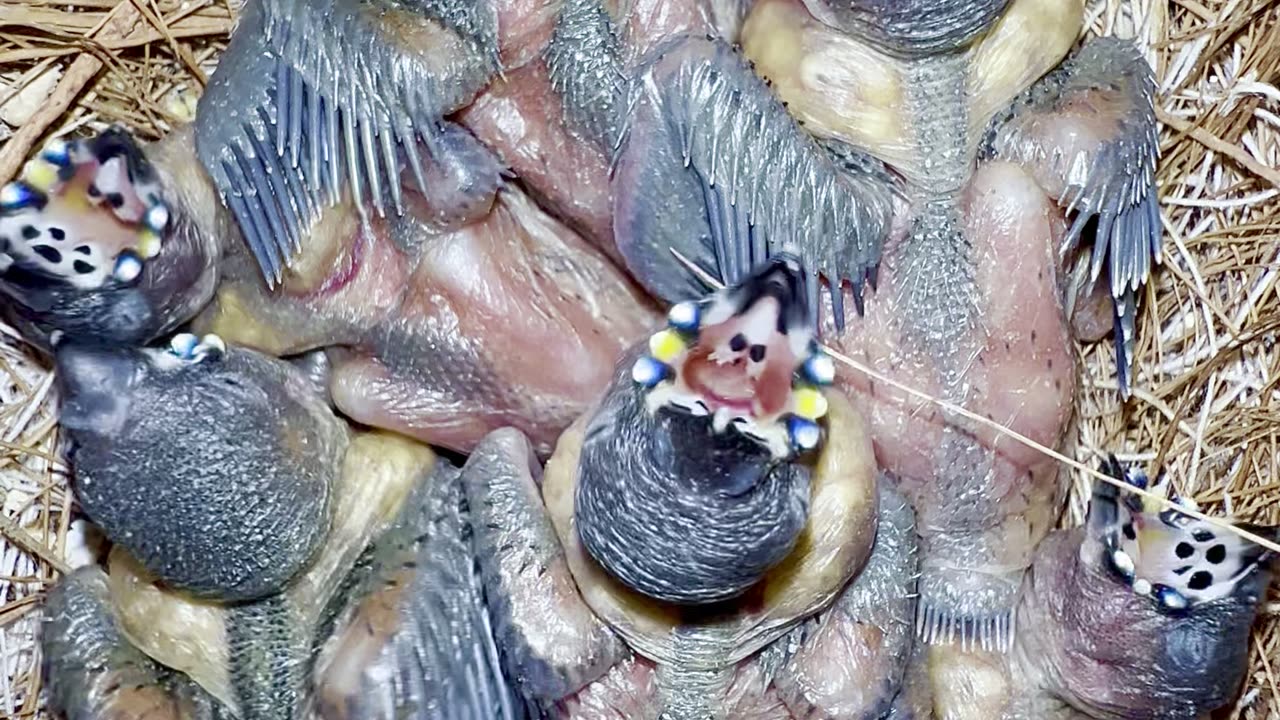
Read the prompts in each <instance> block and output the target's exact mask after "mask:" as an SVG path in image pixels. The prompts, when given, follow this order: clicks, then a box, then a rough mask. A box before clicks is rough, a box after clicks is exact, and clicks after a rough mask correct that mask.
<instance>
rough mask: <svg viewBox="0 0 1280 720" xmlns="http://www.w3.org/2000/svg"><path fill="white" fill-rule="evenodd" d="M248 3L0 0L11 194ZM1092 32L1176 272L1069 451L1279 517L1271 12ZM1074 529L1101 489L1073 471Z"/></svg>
mask: <svg viewBox="0 0 1280 720" xmlns="http://www.w3.org/2000/svg"><path fill="white" fill-rule="evenodd" d="M240 5H241V0H185V1H179V0H61V1H60V2H49V1H47V0H28V1H27V2H24V3H4V4H0V26H3V27H4V28H5V34H4V35H3V36H0V183H3V182H7V181H8V180H9V179H10V178H11V177H12V176H13V175H14V174H15V173H16V172H17V171H18V169H19V168H20V166H21V164H22V162H23V161H25V160H26V158H27V157H28V156H29V154H30V153H31V152H32V151H33V150H35V149H37V148H39V147H41V146H42V145H43V144H44V143H45V142H46V141H47V140H48V139H50V138H52V137H57V136H63V135H68V134H80V133H84V132H87V131H88V130H99V129H102V128H104V127H105V126H107V125H108V124H111V123H123V124H125V125H127V126H129V127H130V128H132V129H133V130H134V131H135V132H137V133H138V134H139V135H140V136H142V137H146V138H155V137H159V136H161V135H162V134H164V133H165V132H166V131H168V129H169V128H170V127H171V126H172V125H173V124H175V123H176V122H180V121H183V120H185V119H187V118H189V113H190V111H191V108H192V104H193V100H194V99H195V98H196V97H198V95H199V92H200V90H201V89H202V88H203V86H204V83H205V82H206V80H207V78H208V76H209V74H210V73H211V72H212V70H213V68H214V67H215V66H216V62H217V57H218V54H219V52H220V51H221V50H222V48H223V47H224V45H225V42H226V39H227V35H228V33H229V32H230V30H231V29H232V27H233V26H234V18H235V15H236V12H237V11H238V9H239V6H240ZM1086 32H1087V33H1089V34H1103V35H1118V36H1122V37H1132V38H1135V39H1137V40H1138V41H1140V44H1141V46H1142V47H1144V48H1145V49H1146V51H1147V58H1148V60H1149V61H1150V62H1151V63H1152V65H1153V67H1155V68H1156V74H1157V82H1158V89H1159V92H1158V97H1157V112H1158V117H1159V119H1160V122H1161V125H1162V127H1161V141H1162V142H1161V161H1160V165H1159V170H1158V173H1157V180H1158V183H1159V186H1160V195H1161V210H1162V218H1163V222H1164V227H1165V252H1164V264H1163V266H1161V267H1160V268H1158V270H1157V274H1156V276H1155V278H1154V280H1153V282H1152V283H1151V286H1150V290H1149V292H1148V293H1147V296H1146V297H1145V298H1143V302H1142V310H1141V317H1140V321H1139V329H1138V349H1137V353H1136V360H1135V375H1134V377H1135V380H1134V386H1135V393H1134V397H1133V398H1132V399H1131V400H1130V401H1129V402H1128V403H1121V402H1120V400H1119V397H1118V395H1117V393H1116V380H1115V366H1114V361H1113V355H1112V348H1111V345H1110V342H1109V340H1108V341H1106V342H1103V343H1098V344H1094V345H1091V346H1086V347H1083V348H1081V349H1080V364H1081V383H1080V392H1079V401H1078V405H1077V418H1076V423H1077V428H1076V429H1077V431H1078V436H1079V441H1078V443H1077V445H1076V447H1075V448H1073V449H1072V450H1071V452H1072V453H1073V454H1074V456H1075V458H1076V459H1078V460H1080V461H1082V462H1084V463H1086V464H1090V465H1095V466H1096V464H1097V463H1098V461H1099V460H1100V459H1101V458H1102V457H1104V456H1105V454H1106V453H1108V452H1115V453H1116V454H1117V455H1118V456H1119V457H1120V459H1121V460H1124V461H1129V462H1141V463H1145V464H1146V465H1147V467H1148V470H1156V469H1163V470H1164V471H1166V472H1167V473H1168V474H1169V477H1170V478H1172V480H1173V484H1174V487H1175V489H1176V491H1177V492H1179V493H1181V494H1183V495H1190V496H1192V497H1194V498H1195V499H1196V500H1197V501H1199V502H1200V504H1201V505H1202V507H1204V508H1205V509H1206V510H1207V511H1209V512H1212V513H1214V514H1220V515H1221V514H1227V515H1231V516H1233V517H1236V518H1239V519H1243V520H1250V521H1253V522H1260V523H1268V524H1280V348H1277V337H1278V336H1280V88H1278V85H1280V5H1277V4H1276V3H1275V2H1273V0H1093V1H1092V2H1091V3H1090V7H1089V13H1088V21H1087V24H1086ZM51 380H52V378H51V375H50V373H49V370H48V367H47V363H46V362H45V361H44V360H43V359H41V358H39V357H38V356H37V355H36V354H35V353H34V351H33V350H32V349H31V348H29V347H28V346H26V345H25V344H24V343H23V342H22V341H21V339H20V338H19V337H18V335H17V333H16V332H14V331H13V330H12V329H11V328H8V327H4V326H2V325H0V715H2V716H5V717H12V718H37V717H38V718H43V717H44V716H45V713H44V711H43V707H42V705H41V701H42V699H41V697H40V695H41V693H40V692H39V682H40V678H39V672H38V671H39V666H40V662H39V657H38V649H37V647H36V644H35V638H36V631H37V624H38V612H37V610H38V607H39V601H40V597H41V593H42V591H43V588H44V587H45V585H46V584H47V583H49V582H52V581H53V580H55V579H56V577H57V576H58V574H59V572H60V571H62V570H65V569H66V568H67V567H68V566H69V565H72V564H76V563H78V561H79V560H78V556H79V555H81V554H82V552H83V550H82V549H81V548H82V546H83V539H82V537H81V532H80V526H79V524H78V523H73V522H72V519H73V513H72V507H71V506H72V498H71V493H70V492H69V491H68V490H67V485H66V467H65V465H64V464H63V463H62V462H61V461H60V460H59V459H58V430H57V418H56V398H55V397H53V394H54V393H53V392H52V383H51ZM1072 478H1073V480H1072V487H1071V497H1070V501H1069V505H1068V509H1067V512H1066V514H1065V516H1064V519H1063V522H1064V524H1068V525H1070V524H1078V523H1080V522H1081V521H1083V518H1084V512H1085V508H1086V504H1087V500H1088V496H1089V490H1090V482H1091V481H1090V479H1089V478H1088V477H1087V476H1085V475H1084V474H1083V473H1079V472H1075V471H1073V472H1072ZM1250 642H1251V648H1250V653H1251V667H1250V671H1249V674H1248V676H1247V678H1246V683H1245V687H1244V689H1243V691H1242V693H1241V695H1240V697H1239V699H1238V700H1237V702H1236V704H1235V707H1234V708H1232V709H1230V711H1229V712H1226V713H1224V714H1223V715H1222V717H1223V718H1231V719H1232V720H1263V719H1264V718H1266V719H1269V720H1280V683H1278V682H1277V678H1276V675H1277V673H1280V647H1278V645H1280V593H1277V592H1276V591H1275V588H1273V589H1272V593H1271V596H1270V597H1269V599H1268V601H1267V602H1266V603H1265V604H1264V606H1263V609H1262V617H1261V618H1260V619H1259V621H1258V623H1257V625H1256V626H1255V630H1254V633H1253V636H1252V637H1251V640H1250Z"/></svg>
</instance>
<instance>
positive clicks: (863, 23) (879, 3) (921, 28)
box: [804, 0, 1010, 56]
mask: <svg viewBox="0 0 1280 720" xmlns="http://www.w3.org/2000/svg"><path fill="white" fill-rule="evenodd" d="M1009 2H1010V0H804V3H805V6H806V7H807V8H808V9H809V11H810V12H811V13H813V15H814V17H816V18H818V19H819V20H821V21H823V22H825V23H827V24H828V25H832V26H833V27H836V28H839V29H841V30H844V31H845V32H848V33H850V34H852V35H856V36H858V37H860V38H862V39H864V40H866V41H867V42H869V43H871V44H873V45H874V46H876V47H878V48H879V49H881V50H884V51H886V52H889V53H892V54H895V55H907V56H913V55H933V54H940V53H945V52H951V51H954V50H957V49H959V48H962V47H965V46H967V45H968V44H969V43H971V42H973V40H974V39H976V38H977V37H978V36H979V35H981V34H982V33H984V32H986V31H987V30H988V29H989V28H990V27H991V26H992V25H993V24H995V22H996V20H998V19H999V18H1000V17H1001V16H1002V15H1004V12H1005V9H1006V8H1007V7H1008V6H1009Z"/></svg>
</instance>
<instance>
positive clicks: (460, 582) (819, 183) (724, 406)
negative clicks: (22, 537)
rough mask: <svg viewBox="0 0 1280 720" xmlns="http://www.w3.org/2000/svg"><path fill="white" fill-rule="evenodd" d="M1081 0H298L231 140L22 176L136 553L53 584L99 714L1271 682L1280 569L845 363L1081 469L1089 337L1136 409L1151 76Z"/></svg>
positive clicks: (763, 712) (1126, 689)
mask: <svg viewBox="0 0 1280 720" xmlns="http://www.w3.org/2000/svg"><path fill="white" fill-rule="evenodd" d="M1082 16H1083V7H1082V3H1081V2H1079V1H1078V0H1071V1H1068V2H1056V1H1055V2H1048V1H1047V0H903V1H901V2H884V1H883V0H853V1H852V2H850V3H848V4H839V5H837V4H828V3H825V2H823V1H822V0H758V2H753V3H738V2H732V1H724V0H710V1H703V0H636V1H635V2H631V3H596V2H594V1H593V0H562V1H561V2H554V3H550V2H549V3H519V2H506V0H496V1H495V2H492V3H490V2H457V3H441V2H423V1H421V0H363V1H359V2H358V1H356V0H328V1H326V2H299V1H298V0H251V1H250V2H249V3H247V4H246V7H245V9H244V14H243V17H242V18H241V21H240V24H239V26H238V28H237V30H236V33H235V35H234V37H233V38H232V41H231V43H230V45H229V46H228V49H227V52H226V54H225V56H224V57H223V59H222V61H221V65H220V67H219V69H218V71H217V72H216V73H215V75H214V76H213V77H212V78H211V82H210V84H209V87H208V90H207V92H206V94H205V95H204V97H203V98H202V99H201V101H200V105H199V108H198V112H197V114H196V119H195V121H194V122H193V123H192V125H191V126H189V127H186V128H183V129H180V130H178V131H176V132H174V133H173V134H172V135H171V136H169V137H167V138H165V139H164V140H162V141H160V142H158V143H155V144H152V145H148V146H145V147H144V146H140V145H139V144H138V143H136V142H135V141H134V140H133V139H132V138H131V137H130V136H129V135H128V134H127V133H125V132H123V131H118V130H113V131H110V132H107V133H104V134H102V135H100V136H97V137H94V138H90V139H85V140H76V141H66V142H59V143H55V144H53V145H51V146H50V147H48V148H46V149H45V150H44V151H43V152H42V153H41V154H40V155H39V156H38V157H36V158H34V159H33V160H32V162H31V163H30V164H29V165H28V167H27V168H26V170H25V171H24V175H23V177H22V179H21V180H20V181H18V182H15V183H13V184H11V185H9V186H7V187H6V188H4V190H3V191H2V192H0V292H3V294H4V295H5V296H6V299H7V300H8V302H6V304H5V306H4V310H5V313H6V315H7V316H8V318H9V319H10V320H12V321H13V322H14V323H15V324H17V325H18V326H19V327H21V328H22V329H23V330H24V332H26V333H27V334H28V335H29V337H30V338H31V340H32V342H33V343H36V344H38V345H42V346H44V347H45V348H47V349H48V350H50V351H51V352H52V354H53V355H54V357H55V362H56V367H57V374H58V381H59V387H60V389H61V393H62V403H63V414H62V422H63V427H64V428H65V430H66V433H67V435H68V438H69V441H70V450H69V460H70V462H71V465H72V466H73V468H74V489H75V492H76V496H77V499H78V501H79V504H80V507H81V508H82V509H83V511H84V512H85V514H86V515H87V516H88V517H89V518H90V519H91V520H92V521H93V522H94V523H95V524H96V525H98V526H99V527H100V528H101V529H102V531H103V533H104V534H105V536H106V537H107V539H108V540H109V541H110V549H109V553H108V555H107V556H106V557H105V558H104V560H103V563H102V564H101V566H100V565H92V566H89V567H85V568H81V569H79V570H77V571H76V572H75V574H73V575H72V576H71V577H69V578H66V579H64V580H63V581H62V582H60V583H59V584H58V585H57V586H56V587H55V588H54V589H53V590H52V591H51V593H50V597H49V599H48V602H47V606H46V612H47V615H48V623H47V625H46V626H45V632H44V638H43V643H44V648H45V654H46V665H47V671H48V678H49V679H48V687H49V699H50V704H51V707H52V708H53V709H54V710H55V711H57V712H60V713H64V714H66V715H67V716H69V717H71V718H115V717H138V716H141V715H144V714H158V715H160V716H163V717H173V718H182V717H211V718H212V717H240V718H259V717H263V718H267V717H270V718H275V717H282V718H283V717H302V716H308V717H310V716H318V717H325V718H365V717H368V718H372V717H381V718H392V717H395V718H400V717H415V718H490V717H494V718H523V717H544V716H549V717H562V718H581V719H582V720H606V719H608V718H653V719H654V720H657V719H658V718H664V719H667V720H693V719H697V720H702V719H704V718H735V719H736V718H743V719H751V720H767V719H775V718H776V719H778V720H783V719H786V720H792V719H795V718H885V717H889V718H939V719H942V718H946V719H951V718H956V719H963V718H975V719H982V720H989V719H991V718H1004V719H1007V720H1016V719H1024V718H1025V719H1028V720H1029V719H1031V718H1037V719H1039V718H1049V719H1051V720H1052V719H1055V718H1063V719H1067V718H1157V717H1158V718H1198V717H1200V716H1201V715H1203V714H1205V713H1207V712H1209V711H1211V710H1213V709H1215V708H1218V707H1220V706H1222V705H1223V704H1225V703H1226V702H1227V701H1228V700H1229V699H1230V697H1231V696H1232V693H1233V692H1234V691H1235V690H1236V688H1237V687H1238V685H1239V682H1240V680H1241V678H1242V676H1243V673H1244V669H1245V661H1246V656H1245V647H1246V645H1245V638H1246V636H1247V633H1248V631H1249V627H1250V625H1251V623H1252V620H1253V618H1254V615H1255V614H1256V612H1257V606H1258V603H1259V601H1260V598H1261V596H1262V595H1263V593H1264V591H1265V588H1266V586H1267V584H1268V582H1269V580H1270V561H1271V557H1270V555H1269V554H1268V553H1265V552H1263V551H1262V550H1261V548H1258V547H1257V546H1255V545H1253V544H1250V543H1247V542H1244V541H1241V540H1239V539H1238V538H1236V536H1234V535H1231V534H1228V533H1226V532H1225V531H1222V530H1220V529H1218V528H1215V527H1213V526H1210V525H1207V524H1204V523H1200V522H1197V521H1194V520H1192V519H1191V518H1190V516H1188V515H1186V514H1183V513H1178V512H1177V511H1176V510H1164V509H1161V508H1159V507H1155V506H1152V505H1147V504H1144V503H1143V502H1141V501H1140V500H1139V499H1138V498H1137V497H1136V496H1133V495H1132V494H1126V493H1125V492H1122V491H1121V492H1117V491H1116V490H1115V489H1114V488H1113V487H1111V486H1108V485H1100V486H1099V487H1098V489H1097V490H1096V491H1095V494H1094V497H1093V503H1092V506H1091V508H1090V512H1089V522H1088V524H1087V526H1086V527H1083V528H1077V529H1075V530H1071V531H1053V530H1052V528H1053V526H1054V525H1055V523H1056V522H1057V520H1058V517H1059V514H1060V512H1061V509H1062V504H1063V496H1064V491H1065V486H1064V482H1063V478H1062V477H1061V476H1060V468H1059V467H1058V466H1057V465H1056V464H1055V463H1054V462H1053V461H1052V460H1050V459H1047V458H1045V457H1043V456H1041V455H1040V454H1038V453H1036V452H1033V451H1031V450H1029V449H1026V448H1024V447H1022V446H1020V445H1016V444H1013V443H1012V442H1010V441H1008V440H1007V439H1005V438H1003V437H1002V436H1001V435H999V434H998V433H996V432H994V431H993V430H991V429H989V427H987V426H985V425H981V424H977V423H972V422H970V421H968V420H966V419H965V418H964V417H961V416H958V415H956V414H952V413H949V412H944V411H943V410H940V409H937V408H935V407H934V406H926V405H923V404H921V403H919V402H918V401H916V400H915V399H914V398H912V397H910V396H908V395H906V394H905V393H903V392H901V391H900V390H898V389H897V388H896V387H895V386H894V385H886V384H885V383H880V384H877V383H876V382H874V381H873V380H872V379H871V378H869V377H864V376H859V375H855V374H852V373H837V372H836V371H835V365H834V363H833V361H832V357H831V356H830V355H829V354H827V352H826V351H825V350H824V349H823V345H822V344H821V343H820V342H819V341H820V340H821V341H824V342H825V343H827V344H828V345H829V346H831V347H834V348H836V349H838V350H839V351H840V352H841V353H843V354H845V355H848V356H850V357H853V358H856V359H857V360H859V361H861V362H862V363H864V364H865V365H868V366H870V367H872V368H874V369H875V370H876V371H878V373H879V374H881V375H883V376H887V377H890V378H893V379H894V381H895V383H898V384H902V385H906V386H909V387H913V388H917V389H920V390H924V391H927V392H929V393H930V394H932V395H934V396H937V397H941V398H944V399H946V400H947V401H949V402H950V403H952V404H957V405H960V406H963V407H965V408H967V409H968V410H970V411H971V412H973V413H978V414H980V415H982V416H985V417H987V418H989V419H991V420H993V421H996V422H998V423H1000V424H1003V425H1006V426H1008V427H1010V428H1012V429H1014V430H1016V431H1018V432H1019V433H1021V434H1023V435H1025V436H1028V437H1030V438H1032V439H1034V440H1037V441H1038V442H1040V443H1042V444H1044V445H1050V446H1057V445H1061V444H1062V443H1064V442H1066V440H1067V429H1068V427H1069V423H1070V419H1071V413H1072V401H1073V395H1074V379H1075V368H1074V363H1073V355H1072V352H1071V344H1072V342H1073V340H1074V339H1076V338H1078V339H1083V340H1096V339H1099V338H1101V337H1102V336H1104V335H1105V333H1106V330H1107V329H1108V328H1109V327H1114V328H1115V343H1116V347H1117V363H1118V372H1119V384H1120V387H1121V390H1122V391H1123V392H1128V387H1129V385H1130V383H1131V382H1132V381H1133V380H1132V378H1131V377H1130V374H1129V361H1130V359H1131V354H1132V348H1133V331H1134V318H1135V303H1136V301H1137V298H1138V297H1139V295H1140V294H1141V291H1142V289H1143V287H1144V284H1145V282H1146V279H1147V277H1148V275H1149V272H1150V270H1151V268H1152V265H1153V263H1154V262H1157V261H1158V258H1159V249H1160V230H1159V222H1158V209H1157V206H1156V196H1155V188H1154V165H1155V154H1156V138H1155V121H1154V111H1153V109H1152V106H1151V104H1152V93H1153V82H1152V78H1151V71H1150V68H1149V67H1148V66H1147V65H1146V63H1145V61H1144V60H1143V59H1142V58H1141V56H1140V55H1139V54H1138V53H1137V51H1136V50H1135V49H1134V48H1132V47H1131V46H1129V45H1128V44H1127V43H1125V42H1122V41H1118V40H1114V39H1103V40H1096V41H1092V42H1088V43H1085V44H1084V45H1083V46H1082V47H1080V48H1079V49H1077V50H1074V51H1073V50H1072V48H1073V47H1075V45H1076V41H1077V36H1078V34H1079V29H1080V26H1081V23H1082ZM1064 57H1065V60H1064ZM707 276H709V277H710V278H711V280H712V281H713V282H712V283H710V284H709V282H708V281H707V280H706V277H707ZM714 284H718V285H722V286H723V287H722V288H719V289H717V288H716V287H713V286H711V285H714ZM850 305H851V306H852V307H850ZM663 307H667V311H666V319H665V324H663V323H664V321H663V319H662V318H663V315H662V312H663V311H662V309H661V308H663ZM180 330H181V331H184V332H181V333H180V334H177V335H174V333H175V332H177V331H180ZM166 339H168V340H169V344H168V346H167V348H165V347H163V342H164V340H166ZM431 447H434V448H436V449H437V450H439V451H441V452H442V453H443V454H441V455H437V454H436V450H433V449H431ZM459 456H465V459H464V460H462V461H461V466H460V467H459V466H458V465H456V464H455V463H454V462H452V461H451V460H450V458H451V457H459ZM1107 471H1108V472H1109V473H1110V474H1111V475H1112V476H1113V477H1114V478H1117V479H1128V480H1130V482H1133V483H1135V484H1138V485H1143V486H1145V485H1144V482H1145V481H1144V480H1142V478H1141V477H1140V476H1137V475H1130V474H1128V473H1127V472H1126V471H1125V470H1124V469H1123V468H1120V467H1119V466H1118V465H1109V466H1108V467H1107ZM1258 531H1259V532H1270V531H1269V530H1264V529H1258Z"/></svg>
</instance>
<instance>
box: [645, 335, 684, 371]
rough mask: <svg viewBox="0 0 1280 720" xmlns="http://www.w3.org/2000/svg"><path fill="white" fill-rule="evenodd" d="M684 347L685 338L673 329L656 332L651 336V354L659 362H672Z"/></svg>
mask: <svg viewBox="0 0 1280 720" xmlns="http://www.w3.org/2000/svg"><path fill="white" fill-rule="evenodd" d="M684 349H685V344H684V339H683V338H681V337H680V335H679V334H678V333H676V332H674V331H672V330H662V331H660V332H656V333H654V334H653V336H651V337H650V338H649V354H650V355H653V357H654V359H655V360H657V361H659V362H664V363H668V364H670V363H671V361H673V360H675V359H676V358H677V357H678V356H679V355H680V353H682V352H684Z"/></svg>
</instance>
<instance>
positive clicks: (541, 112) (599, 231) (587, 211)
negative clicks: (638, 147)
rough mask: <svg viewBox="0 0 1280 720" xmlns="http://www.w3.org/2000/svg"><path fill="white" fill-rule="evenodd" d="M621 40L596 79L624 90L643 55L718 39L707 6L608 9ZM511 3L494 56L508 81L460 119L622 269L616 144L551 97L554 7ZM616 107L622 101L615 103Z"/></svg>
mask: <svg viewBox="0 0 1280 720" xmlns="http://www.w3.org/2000/svg"><path fill="white" fill-rule="evenodd" d="M602 6H603V7H604V9H605V10H606V12H608V13H609V15H610V17H611V18H612V20H613V22H614V24H615V27H616V28H617V32H618V36H619V38H620V39H621V57H620V58H619V61H620V66H618V67H610V68H607V69H601V70H599V71H597V72H599V73H601V74H604V75H613V74H615V73H617V74H618V77H616V78H612V79H611V78H610V77H603V78H601V79H600V82H602V83H603V82H610V81H612V82H614V83H615V84H616V85H617V86H618V87H619V89H621V88H623V87H625V78H624V77H623V76H624V75H625V74H626V72H627V71H628V69H629V68H631V67H634V66H635V64H636V63H637V62H638V61H639V60H640V58H642V57H643V56H644V55H645V54H646V53H648V52H650V51H651V50H652V49H653V48H655V47H657V46H658V45H660V44H662V43H663V42H664V41H666V40H668V39H670V38H673V37H677V36H680V35H705V34H707V33H708V32H714V31H715V23H714V18H715V16H716V12H715V10H714V9H713V7H712V3H711V2H709V1H708V0H697V1H695V2H686V1H681V0H641V1H639V2H633V3H615V2H604V3H602ZM548 7H549V6H548V5H546V4H542V3H534V2H531V0H509V2H507V3H504V4H503V5H500V6H499V9H498V13H499V15H498V26H499V46H500V48H501V55H502V58H503V61H504V65H505V78H499V79H497V80H495V81H494V82H493V83H491V84H490V85H489V87H488V88H487V89H486V90H485V91H484V92H483V93H481V94H480V96H479V97H477V98H476V100H475V101H474V102H473V103H471V105H470V106H468V107H467V108H466V109H465V110H463V111H462V113H460V115H459V117H458V119H459V122H461V123H462V124H463V125H464V126H466V127H467V128H468V129H469V130H471V131H472V132H473V133H474V134H475V135H476V137H477V138H479V139H480V140H481V141H482V142H484V143H485V144H486V145H487V146H488V147H490V148H491V149H492V150H493V151H494V152H495V153H496V154H497V155H498V157H500V158H501V159H502V161H503V162H504V163H506V164H507V165H508V166H510V168H511V169H512V171H513V172H514V173H515V174H516V175H517V176H519V177H520V179H521V181H522V182H523V183H524V185H525V186H526V187H527V188H528V189H529V191H530V194H532V195H533V196H534V197H536V198H537V199H538V201H539V203H540V204H542V205H543V206H544V207H545V208H546V209H547V210H548V212H550V213H552V214H553V215H555V216H556V217H558V218H560V219H561V220H564V221H565V222H566V223H567V224H568V225H569V226H570V227H572V228H574V229H575V230H577V231H578V232H580V233H581V234H582V235H583V236H584V237H585V238H587V239H588V240H590V241H591V242H592V243H593V244H594V245H595V246H596V247H597V248H598V249H600V250H602V251H603V252H605V253H606V254H608V255H609V256H610V257H611V258H613V259H614V260H615V261H618V260H620V255H619V254H618V251H617V248H616V245H615V243H614V239H613V227H612V224H613V220H612V218H613V213H612V205H613V194H614V192H615V190H614V189H613V188H612V187H611V177H610V171H609V156H610V153H611V152H612V138H591V137H590V136H589V133H588V132H586V131H585V130H584V129H582V128H580V127H578V126H577V125H576V124H575V123H574V122H573V121H572V119H570V118H567V117H566V113H565V109H564V108H565V104H566V103H567V102H568V103H571V102H574V100H573V99H572V98H566V97H564V96H562V95H561V93H559V92H557V90H556V89H555V88H554V87H553V84H552V79H551V76H550V72H549V68H548V65H547V62H546V60H545V59H544V57H543V55H544V53H545V52H546V50H547V48H548V45H549V44H551V43H553V42H557V41H556V40H555V39H553V36H552V30H553V26H554V24H555V22H556V17H557V15H556V12H555V11H553V10H558V8H559V6H558V5H555V6H551V7H552V8H553V9H548ZM618 99H619V100H620V101H621V100H625V98H622V97H621V94H620V95H619V98H618Z"/></svg>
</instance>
